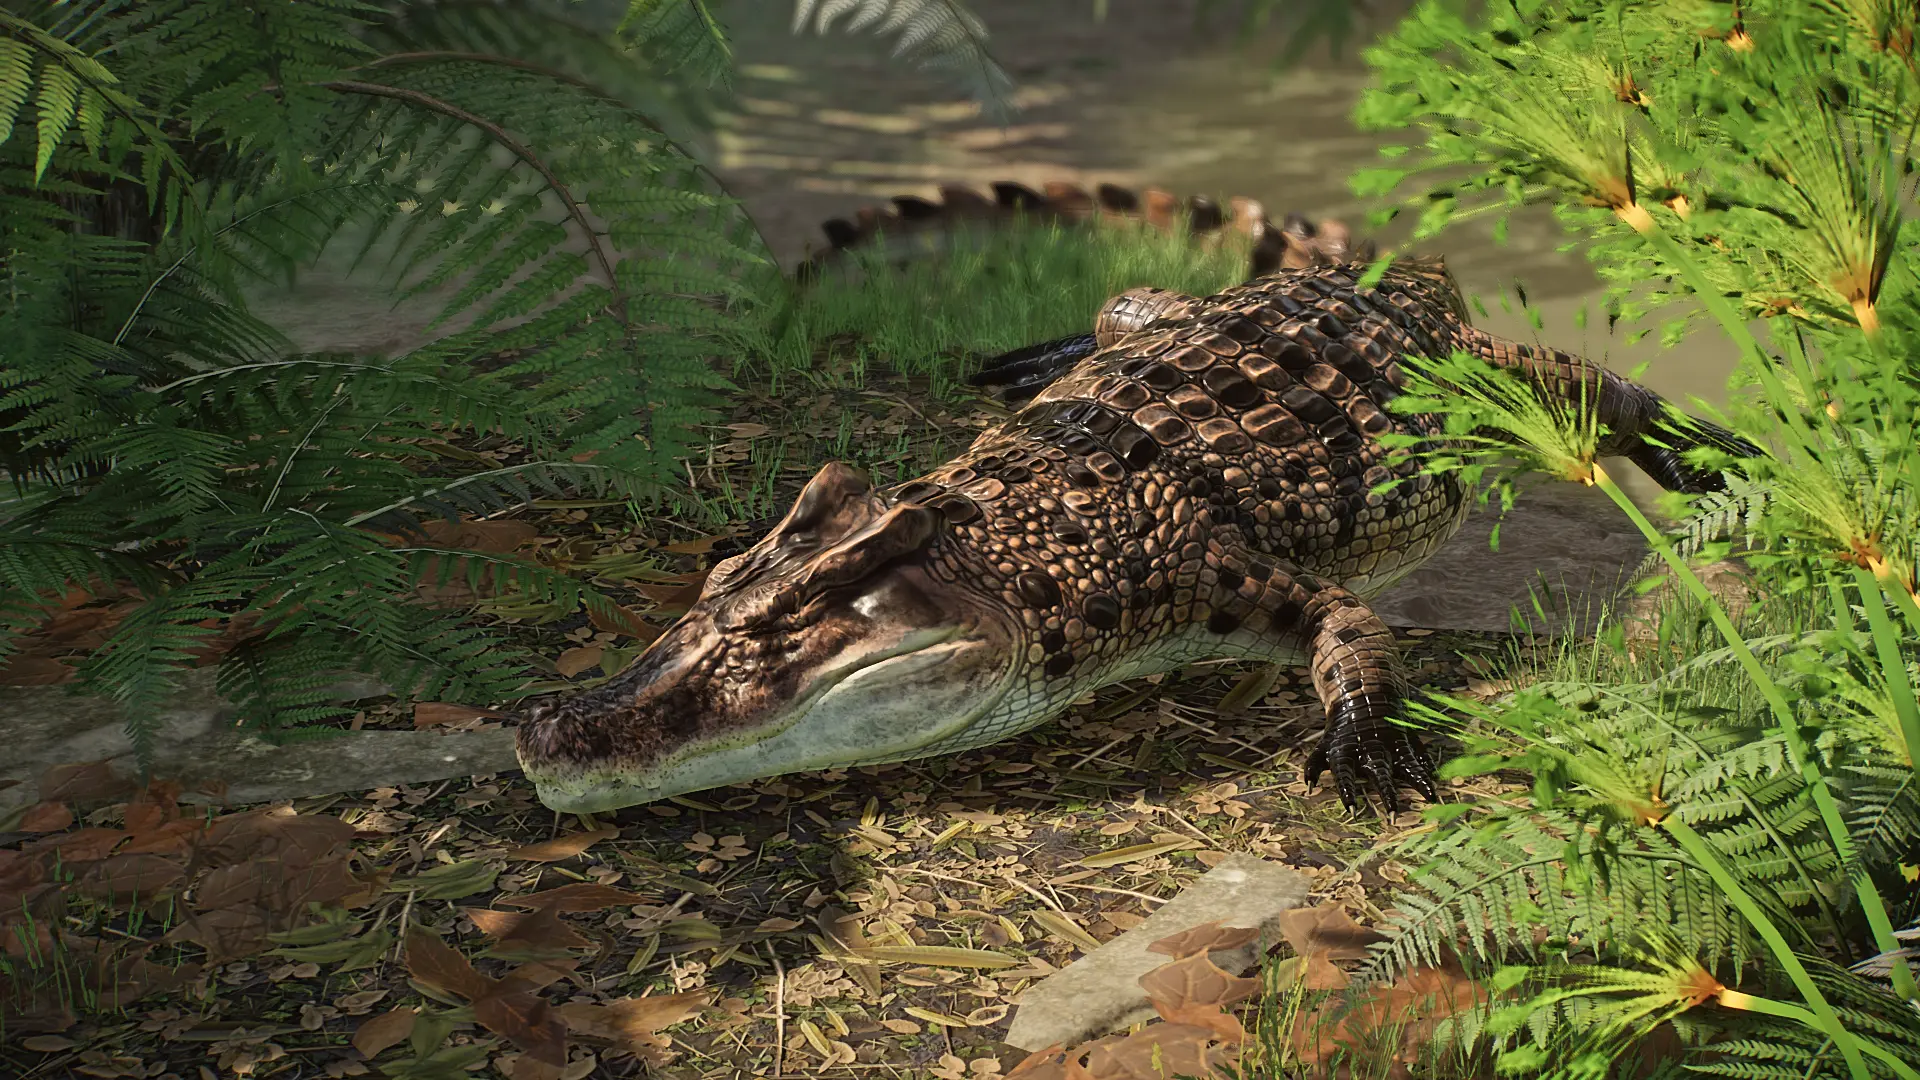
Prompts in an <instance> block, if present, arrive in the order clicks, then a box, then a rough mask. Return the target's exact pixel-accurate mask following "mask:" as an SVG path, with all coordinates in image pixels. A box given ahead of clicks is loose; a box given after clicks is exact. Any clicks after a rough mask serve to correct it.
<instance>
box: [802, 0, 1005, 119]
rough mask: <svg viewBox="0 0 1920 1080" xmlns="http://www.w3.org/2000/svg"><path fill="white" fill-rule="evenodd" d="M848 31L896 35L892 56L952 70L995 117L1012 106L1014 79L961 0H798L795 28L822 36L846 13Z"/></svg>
mask: <svg viewBox="0 0 1920 1080" xmlns="http://www.w3.org/2000/svg"><path fill="white" fill-rule="evenodd" d="M847 14H851V15H852V16H853V18H852V19H851V20H850V21H849V22H848V23H847V29H848V30H850V31H858V30H864V29H867V28H869V27H871V28H872V30H873V32H874V33H876V34H896V35H898V41H897V43H896V44H895V45H894V50H893V55H894V56H896V57H900V58H903V59H908V60H913V61H915V62H917V63H919V64H920V65H921V66H922V67H926V68H930V69H937V70H944V71H950V72H953V73H955V74H956V75H958V76H959V78H960V79H961V80H962V81H963V82H964V83H965V84H966V86H967V88H968V89H969V91H970V92H971V93H972V94H973V95H974V96H975V97H976V98H977V99H979V100H980V101H981V102H982V103H983V104H984V105H985V106H986V107H987V110H988V112H989V114H990V115H991V116H993V117H995V118H1004V117H1005V116H1006V115H1007V114H1008V111H1009V109H1010V102H1009V99H1008V97H1007V94H1008V91H1009V90H1011V89H1012V86H1013V82H1012V80H1011V79H1009V78H1008V77H1007V73H1006V71H1005V69H1003V68H1002V67H1001V66H1000V62H999V61H998V60H996V59H994V57H993V54H992V52H990V51H989V50H988V48H987V27H986V24H985V23H983V22H981V21H980V17H979V16H977V15H975V14H974V13H973V12H972V11H971V10H969V9H968V8H967V7H966V5H965V4H963V3H961V2H960V0H794V6H793V29H794V32H795V33H799V32H801V31H803V30H805V29H806V28H807V26H808V24H809V23H811V24H812V26H813V28H814V30H815V31H816V32H817V33H821V34H824V33H826V32H827V31H828V30H829V29H831V28H832V26H833V24H834V23H835V22H837V21H838V20H839V19H840V17H841V16H842V15H847Z"/></svg>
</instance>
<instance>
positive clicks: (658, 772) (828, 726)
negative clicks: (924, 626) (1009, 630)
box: [527, 627, 1013, 814]
mask: <svg viewBox="0 0 1920 1080" xmlns="http://www.w3.org/2000/svg"><path fill="white" fill-rule="evenodd" d="M961 633H962V629H961V628H960V627H950V628H943V629H941V630H937V631H927V632H924V633H923V634H920V635H915V636H914V637H913V638H910V639H909V640H908V641H905V642H902V643H901V646H900V647H897V648H895V649H892V650H888V651H887V652H884V653H878V654H875V655H872V656H868V657H864V658H862V660H861V661H860V662H858V663H855V664H850V665H848V666H847V667H846V668H845V669H843V670H842V671H841V672H839V673H836V677H835V678H833V679H832V681H831V682H830V683H828V684H827V685H824V686H822V687H821V688H819V689H818V690H817V691H816V692H815V693H814V694H812V695H810V696H809V697H808V698H807V699H806V700H805V701H802V702H799V703H797V705H796V707H795V708H794V709H793V710H791V711H790V713H789V714H788V716H786V717H782V718H780V719H779V720H778V721H776V722H775V723H774V724H772V725H769V726H768V727H766V728H762V729H759V730H757V731H753V732H741V733H739V734H738V735H736V736H735V737H733V738H731V739H729V740H727V741H725V742H723V743H709V744H707V745H704V746H701V747H697V748H690V749H688V750H687V751H684V752H682V753H680V754H678V755H676V756H675V757H674V758H672V759H670V760H668V761H666V762H662V763H660V764H658V765H656V766H653V767H651V768H648V769H646V770H645V771H644V773H642V774H638V775H636V774H635V773H633V772H623V771H621V770H618V769H606V770H591V771H582V772H578V773H574V774H572V775H567V774H565V773H563V772H547V771H545V770H541V769H530V770H528V772H527V778H528V779H529V780H531V781H533V784H534V787H535V789H536V790H537V791H538V793H539V797H540V801H541V802H542V803H544V804H545V805H546V806H548V807H549V808H551V809H553V810H557V811H560V812H563V813H573V814H590V813H599V812H602V811H608V810H617V809H620V808H622V807H627V806H635V805H638V804H641V803H648V802H655V801H658V800H660V799H665V798H670V797H672V796H675V795H684V794H687V793H688V792H694V791H705V790H707V789H709V788H716V787H724V786H727V785H729V784H739V783H745V782H747V781H750V780H757V779H762V778H766V777H771V776H778V775H781V774H784V773H793V772H806V771H809V770H814V769H826V768H833V767H836V766H840V765H844V764H846V763H847V762H848V761H853V760H862V759H871V758H872V757H873V755H874V751H875V750H880V751H882V752H884V754H885V755H886V756H889V757H894V758H896V759H901V758H910V757H915V756H918V755H917V754H916V753H915V752H914V751H916V750H918V749H919V748H921V747H926V746H933V745H935V744H938V743H941V742H943V741H947V740H950V739H952V738H953V737H954V736H955V735H957V734H958V733H960V732H962V731H964V730H965V729H966V728H967V727H968V726H969V725H970V724H972V723H973V722H974V721H975V720H977V719H978V718H979V717H981V716H982V715H984V714H985V713H987V712H988V711H989V710H991V709H992V708H993V707H994V706H995V705H996V704H998V703H999V702H1000V700H1001V699H1002V697H1004V696H1005V694H1006V692H1007V688H1008V686H1009V685H1010V683H1011V675H1012V668H1013V664H1012V657H1011V656H1010V655H1008V653H1007V651H1006V650H1005V649H1004V648H1002V647H998V646H996V645H995V644H994V643H993V642H991V641H989V640H986V639H983V638H974V637H959V635H960V634H961ZM993 657H999V658H1001V662H1000V663H999V664H997V665H996V664H993V663H992V662H991V659H990V658H993Z"/></svg>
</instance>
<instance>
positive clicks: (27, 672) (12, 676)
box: [0, 653, 79, 686]
mask: <svg viewBox="0 0 1920 1080" xmlns="http://www.w3.org/2000/svg"><path fill="white" fill-rule="evenodd" d="M78 677H79V672H78V670H77V669H75V668H73V667H70V666H68V665H66V664H63V663H61V662H60V661H58V660H55V659H52V658H51V657H46V656H24V655H20V654H17V653H16V654H15V655H13V656H12V657H9V658H8V660H7V663H6V666H4V667H0V686H63V685H65V684H67V683H70V682H72V681H73V680H74V679H76V678H78Z"/></svg>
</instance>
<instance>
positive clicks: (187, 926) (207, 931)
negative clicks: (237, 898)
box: [162, 907, 273, 964]
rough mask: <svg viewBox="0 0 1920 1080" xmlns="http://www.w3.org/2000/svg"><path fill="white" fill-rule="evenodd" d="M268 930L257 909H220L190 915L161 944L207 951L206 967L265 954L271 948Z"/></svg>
mask: <svg viewBox="0 0 1920 1080" xmlns="http://www.w3.org/2000/svg"><path fill="white" fill-rule="evenodd" d="M268 928H269V923H268V919H267V913H266V912H265V911H263V910H261V909H260V908H257V907H243V908H220V909H218V910H216V911H202V912H197V913H195V914H193V915H189V916H188V917H187V918H185V919H183V920H181V922H180V923H179V925H177V926H175V927H174V928H173V929H172V930H169V931H167V935H166V937H165V938H164V939H162V940H165V941H168V942H177V941H191V942H195V943H197V944H199V945H200V946H201V947H202V948H204V949H206V950H207V963H208V964H224V963H226V962H227V961H229V960H239V959H243V958H245V957H249V956H253V955H255V954H256V953H260V952H263V951H265V950H266V949H267V948H268V947H269V946H271V945H272V944H273V942H271V941H269V940H267V931H268Z"/></svg>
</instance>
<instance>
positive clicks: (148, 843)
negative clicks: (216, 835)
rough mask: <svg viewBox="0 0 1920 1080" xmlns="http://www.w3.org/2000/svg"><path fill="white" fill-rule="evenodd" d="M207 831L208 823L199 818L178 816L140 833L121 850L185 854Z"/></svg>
mask: <svg viewBox="0 0 1920 1080" xmlns="http://www.w3.org/2000/svg"><path fill="white" fill-rule="evenodd" d="M206 831H207V823H206V822H204V821H201V820H200V819H198V818H178V819H176V820H173V821H169V822H167V823H166V824H164V825H161V826H160V827H158V828H155V829H148V830H146V831H144V832H142V833H140V834H139V835H137V836H135V837H133V838H132V839H130V840H128V841H127V846H126V847H124V848H121V849H120V850H121V851H122V852H124V853H126V854H128V855H143V854H144V855H185V854H186V853H188V852H189V851H192V850H193V848H194V845H195V844H198V843H199V842H200V838H201V837H202V836H204V835H206Z"/></svg>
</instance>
